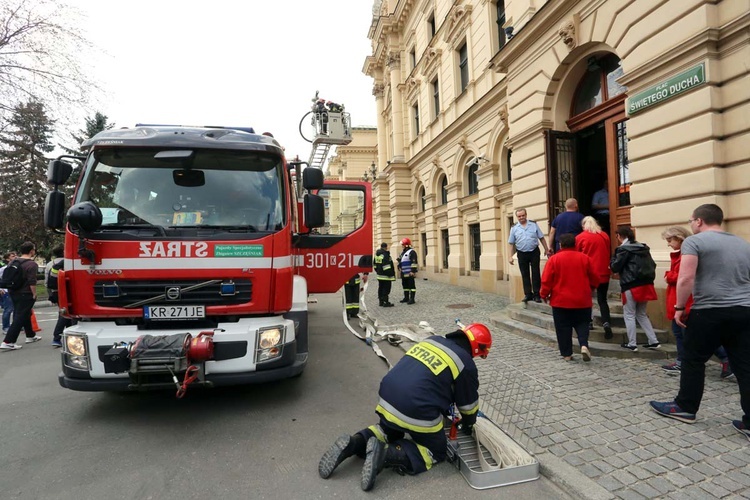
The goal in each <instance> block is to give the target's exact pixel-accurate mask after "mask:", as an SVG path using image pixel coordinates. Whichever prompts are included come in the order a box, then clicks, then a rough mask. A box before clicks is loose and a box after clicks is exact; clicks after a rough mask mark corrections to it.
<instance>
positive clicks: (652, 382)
mask: <svg viewBox="0 0 750 500" xmlns="http://www.w3.org/2000/svg"><path fill="white" fill-rule="evenodd" d="M371 277H372V278H373V279H372V282H371V283H369V286H368V287H367V291H366V292H365V298H364V300H365V303H366V305H367V311H368V313H369V314H370V316H372V317H373V318H375V319H376V320H377V321H378V325H379V326H381V327H382V326H387V325H391V324H398V323H413V324H415V325H416V324H418V323H419V322H420V321H427V322H428V323H429V324H430V326H431V327H432V328H434V329H435V331H436V332H438V333H440V334H445V333H448V332H450V331H453V330H455V328H456V324H455V320H456V319H457V318H458V319H460V320H461V322H462V323H464V324H468V323H473V322H480V323H484V324H486V325H487V326H489V327H490V330H491V331H492V334H493V346H492V353H491V354H490V356H489V357H488V358H487V359H486V360H478V363H477V366H478V367H479V371H480V378H481V374H482V371H483V368H484V370H485V371H488V372H491V370H492V368H493V366H495V365H499V364H501V363H506V364H509V365H512V366H513V367H514V368H516V369H517V370H519V372H522V373H525V374H530V375H532V376H533V377H534V378H535V379H538V380H541V381H543V382H544V383H545V384H546V385H548V386H550V387H551V394H548V395H547V409H546V415H545V417H544V421H542V422H541V423H540V428H539V429H536V431H537V432H535V435H534V438H533V441H534V443H535V444H536V445H537V447H539V448H541V449H543V450H544V451H543V452H541V453H539V452H537V453H536V455H537V458H538V459H539V462H540V469H541V471H542V474H544V475H545V476H546V477H548V478H549V479H551V480H552V481H554V482H556V483H557V484H559V485H561V486H563V487H564V488H565V489H566V490H567V491H568V492H569V493H571V494H573V495H574V496H576V497H580V498H589V499H602V498H685V497H687V498H706V497H714V498H722V497H728V496H734V497H737V496H742V497H744V498H750V443H748V441H747V439H746V438H745V437H744V436H742V435H740V434H739V433H737V432H736V431H735V430H734V429H733V428H732V426H731V420H732V419H737V418H740V417H741V415H742V410H741V408H740V403H739V390H738V388H737V383H736V381H735V379H734V378H732V379H729V380H721V379H720V378H719V373H720V367H719V365H718V364H717V363H713V362H709V363H708V364H707V365H706V386H705V392H704V398H703V402H702V405H701V409H700V412H699V413H698V420H697V422H696V423H695V424H693V425H689V424H684V423H681V422H678V421H676V420H672V419H666V418H664V417H660V416H658V415H657V414H656V413H654V412H653V411H651V410H650V408H649V406H648V401H649V400H652V399H656V400H660V401H668V400H671V399H673V398H674V396H675V395H676V394H677V390H678V388H679V377H670V376H669V375H667V374H666V373H664V372H663V371H662V370H661V368H660V366H661V364H663V362H664V360H645V359H640V358H639V357H638V353H632V354H633V355H632V357H629V358H626V359H616V358H604V357H594V358H593V360H592V361H591V362H590V363H583V362H582V361H581V358H580V356H576V361H574V362H565V361H563V360H562V358H560V356H559V352H558V351H557V348H556V347H555V346H549V345H545V344H541V343H538V342H535V341H533V340H529V339H527V338H524V337H521V336H518V335H515V334H513V333H510V332H508V331H506V330H503V329H502V328H501V327H499V326H498V324H497V322H495V321H493V317H494V318H497V317H498V316H497V315H498V313H501V312H502V311H503V309H504V308H505V307H506V306H507V305H508V300H507V299H506V298H505V297H501V296H498V295H494V294H489V293H483V292H477V291H474V290H470V289H467V288H462V287H458V286H454V285H448V284H445V283H440V282H436V281H432V280H418V281H417V293H416V304H414V305H407V304H403V303H399V302H398V300H400V299H401V297H402V291H401V285H400V282H399V281H396V282H395V283H394V286H393V289H392V292H391V295H390V300H391V302H393V303H395V304H396V306H395V307H389V308H382V307H379V306H377V303H378V298H377V280H376V279H374V275H371ZM574 344H577V342H576V341H575V340H574ZM496 383H497V384H500V383H501V381H496ZM480 394H482V387H480ZM496 409H497V410H499V411H501V410H502V409H501V408H496Z"/></svg>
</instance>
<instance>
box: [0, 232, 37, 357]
mask: <svg viewBox="0 0 750 500" xmlns="http://www.w3.org/2000/svg"><path fill="white" fill-rule="evenodd" d="M20 251H21V256H20V257H19V258H18V259H19V260H20V261H21V269H22V270H23V274H24V276H25V281H24V285H23V287H21V288H20V289H18V290H10V291H9V292H10V298H11V300H12V301H13V310H14V313H13V323H11V325H10V328H8V333H6V334H5V340H4V341H3V343H2V344H0V349H2V350H3V351H15V350H18V349H20V348H22V347H23V345H21V344H16V340H18V336H19V335H20V334H21V330H22V329H23V330H24V331H25V332H26V343H27V344H30V343H32V342H36V341H38V340H40V339H41V337H40V336H38V335H36V333H34V328H33V326H32V325H31V313H32V310H33V307H34V303H35V302H36V273H37V271H38V270H39V266H38V265H37V263H36V262H34V257H35V256H36V245H34V244H33V243H32V242H30V241H25V242H24V243H23V244H21V247H20Z"/></svg>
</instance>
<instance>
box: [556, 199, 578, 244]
mask: <svg viewBox="0 0 750 500" xmlns="http://www.w3.org/2000/svg"><path fill="white" fill-rule="evenodd" d="M582 222H583V214H581V213H579V212H578V200H576V199H575V198H568V199H567V200H565V211H564V212H563V213H561V214H559V215H558V216H557V217H555V219H554V220H553V221H552V227H551V228H550V230H549V247H550V248H552V249H554V251H555V252H556V251H558V250H559V249H560V236H561V235H563V234H568V233H570V234H572V235H573V236H576V235H578V233H580V232H581V231H583V226H582V225H581V223H582Z"/></svg>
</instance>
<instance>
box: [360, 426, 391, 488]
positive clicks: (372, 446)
mask: <svg viewBox="0 0 750 500" xmlns="http://www.w3.org/2000/svg"><path fill="white" fill-rule="evenodd" d="M385 455H386V444H385V443H383V442H382V441H378V438H376V437H371V438H370V439H368V440H367V455H365V464H364V465H363V466H362V478H361V480H360V486H361V487H362V490H364V491H370V490H371V489H372V487H373V486H375V478H376V477H377V476H378V474H380V471H381V470H383V464H384V463H385Z"/></svg>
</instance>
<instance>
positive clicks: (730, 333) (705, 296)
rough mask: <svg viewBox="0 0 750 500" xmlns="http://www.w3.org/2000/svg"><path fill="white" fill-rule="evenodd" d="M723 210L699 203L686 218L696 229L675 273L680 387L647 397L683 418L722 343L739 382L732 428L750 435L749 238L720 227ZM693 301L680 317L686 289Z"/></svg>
mask: <svg viewBox="0 0 750 500" xmlns="http://www.w3.org/2000/svg"><path fill="white" fill-rule="evenodd" d="M723 220H724V213H723V212H722V210H721V208H719V207H718V206H717V205H713V204H707V205H701V206H699V207H698V208H696V209H695V210H694V211H693V215H692V217H691V218H690V220H689V221H688V222H689V223H690V227H691V229H692V230H693V232H694V233H695V234H694V235H693V236H690V237H688V238H687V239H686V240H685V242H684V243H683V244H682V261H681V264H680V275H679V277H678V279H677V303H676V304H675V321H677V323H678V324H679V325H680V326H683V327H685V326H687V330H686V331H685V344H684V359H683V360H682V371H681V373H680V391H679V393H678V394H677V397H676V398H675V400H674V401H666V402H658V401H651V403H650V404H651V407H652V408H653V409H654V411H656V412H657V413H659V414H660V415H663V416H665V417H670V418H674V419H676V420H681V421H683V422H687V423H693V422H695V414H696V413H697V412H698V408H699V407H700V403H701V399H702V398H703V384H704V381H705V363H706V361H708V359H709V358H710V357H711V356H712V355H713V352H714V350H715V349H716V348H717V347H719V346H720V345H723V346H724V348H725V349H726V351H727V354H728V355H729V363H730V365H731V366H732V370H733V371H734V373H735V375H736V376H737V382H738V384H739V386H740V405H741V406H742V411H743V412H744V415H743V416H742V420H733V421H732V425H733V426H734V428H735V429H736V430H737V431H739V432H740V433H741V434H743V435H744V436H745V437H747V438H748V440H750V243H748V242H747V241H745V240H743V239H742V238H739V237H737V236H735V235H733V234H730V233H727V232H724V231H722V229H721V223H722V221H723ZM691 293H692V294H693V298H694V299H695V302H694V304H693V307H692V309H691V311H690V318H689V319H688V320H687V322H685V318H684V317H683V315H684V311H685V303H686V302H687V300H688V297H689V296H690V294H691Z"/></svg>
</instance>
